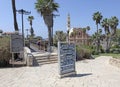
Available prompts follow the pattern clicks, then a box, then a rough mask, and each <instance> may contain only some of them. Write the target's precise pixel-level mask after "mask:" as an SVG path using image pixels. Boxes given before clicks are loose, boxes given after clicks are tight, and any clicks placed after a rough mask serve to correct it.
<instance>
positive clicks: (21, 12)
mask: <svg viewBox="0 0 120 87" xmlns="http://www.w3.org/2000/svg"><path fill="white" fill-rule="evenodd" d="M17 12H18V13H19V14H21V18H22V36H23V46H25V44H24V22H23V14H24V15H29V14H30V13H31V12H28V11H25V10H23V9H20V10H17Z"/></svg>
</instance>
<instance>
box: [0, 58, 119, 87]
mask: <svg viewBox="0 0 120 87" xmlns="http://www.w3.org/2000/svg"><path fill="white" fill-rule="evenodd" d="M110 58H111V57H105V56H101V57H99V58H96V59H91V60H83V61H79V62H76V72H77V75H76V76H71V77H64V78H62V79H60V78H59V75H58V64H57V63H54V64H47V65H42V66H37V67H19V68H3V69H0V87H120V68H117V67H115V66H112V65H109V62H108V61H109V59H110Z"/></svg>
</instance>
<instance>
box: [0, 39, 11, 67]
mask: <svg viewBox="0 0 120 87" xmlns="http://www.w3.org/2000/svg"><path fill="white" fill-rule="evenodd" d="M10 58H11V53H10V43H9V38H6V37H3V38H2V39H0V67H4V66H8V65H9V60H10Z"/></svg>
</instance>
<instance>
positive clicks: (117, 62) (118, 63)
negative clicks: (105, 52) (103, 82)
mask: <svg viewBox="0 0 120 87" xmlns="http://www.w3.org/2000/svg"><path fill="white" fill-rule="evenodd" d="M109 63H110V64H111V65H113V66H116V67H118V68H120V59H116V58H111V59H110V60H109Z"/></svg>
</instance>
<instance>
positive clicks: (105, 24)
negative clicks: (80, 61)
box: [101, 18, 110, 52]
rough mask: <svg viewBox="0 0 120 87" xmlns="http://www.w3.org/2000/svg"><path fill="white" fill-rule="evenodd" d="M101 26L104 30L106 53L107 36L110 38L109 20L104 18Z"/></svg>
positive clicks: (107, 47)
mask: <svg viewBox="0 0 120 87" xmlns="http://www.w3.org/2000/svg"><path fill="white" fill-rule="evenodd" d="M101 26H102V27H103V28H104V31H105V39H106V52H108V49H109V46H108V45H109V36H110V29H109V19H107V18H105V19H103V20H102V22H101Z"/></svg>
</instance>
